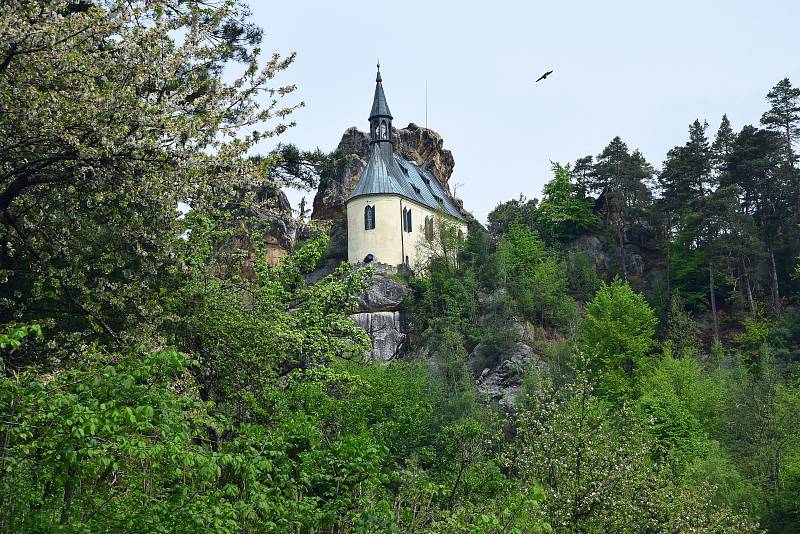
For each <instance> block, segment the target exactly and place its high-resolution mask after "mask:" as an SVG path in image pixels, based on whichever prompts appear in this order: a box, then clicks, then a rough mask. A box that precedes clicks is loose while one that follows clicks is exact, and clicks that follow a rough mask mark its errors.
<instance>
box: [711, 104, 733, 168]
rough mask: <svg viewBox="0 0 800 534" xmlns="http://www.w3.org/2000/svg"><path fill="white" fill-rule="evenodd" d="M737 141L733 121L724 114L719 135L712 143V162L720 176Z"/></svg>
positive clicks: (718, 131)
mask: <svg viewBox="0 0 800 534" xmlns="http://www.w3.org/2000/svg"><path fill="white" fill-rule="evenodd" d="M735 141H736V133H735V132H734V131H733V128H731V121H729V120H728V115H723V116H722V122H721V123H720V125H719V129H718V130H717V135H716V136H715V137H714V142H713V143H712V145H711V163H712V166H713V170H714V171H715V172H716V173H717V175H718V176H719V175H721V174H724V173H725V171H726V170H727V162H728V157H729V156H730V154H731V151H732V150H733V143H734V142H735ZM718 181H719V180H718Z"/></svg>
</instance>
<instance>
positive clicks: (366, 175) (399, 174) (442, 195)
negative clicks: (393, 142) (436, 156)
mask: <svg viewBox="0 0 800 534" xmlns="http://www.w3.org/2000/svg"><path fill="white" fill-rule="evenodd" d="M389 157H390V158H391V160H390V161H387V157H386V156H384V155H383V154H382V152H381V151H380V150H377V149H373V150H371V153H370V157H369V161H368V162H367V166H366V167H365V168H364V172H363V173H362V174H361V178H360V179H359V180H358V185H356V188H355V189H354V190H353V192H352V193H350V196H349V197H348V198H347V200H350V199H353V198H356V197H360V196H365V195H399V196H401V197H403V198H407V199H409V200H413V201H414V202H418V203H419V204H422V205H423V206H427V207H429V208H431V209H432V210H442V211H444V212H445V213H446V214H448V215H450V216H451V217H455V218H456V219H459V220H463V219H464V217H463V216H462V215H461V212H460V211H459V210H458V208H457V207H456V205H455V203H454V202H453V200H452V199H451V198H450V194H449V193H448V192H447V191H445V189H444V188H443V187H442V184H441V183H439V180H437V179H436V177H434V176H433V175H432V174H431V173H430V172H428V171H426V170H425V169H421V168H420V167H418V166H417V165H416V164H414V163H412V162H410V161H407V160H405V159H403V158H401V157H400V156H398V155H396V154H392V155H391V156H389Z"/></svg>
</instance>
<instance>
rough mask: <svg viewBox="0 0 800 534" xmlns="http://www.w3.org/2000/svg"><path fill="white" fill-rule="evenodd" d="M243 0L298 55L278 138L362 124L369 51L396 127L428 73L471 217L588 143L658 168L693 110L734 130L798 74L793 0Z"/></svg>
mask: <svg viewBox="0 0 800 534" xmlns="http://www.w3.org/2000/svg"><path fill="white" fill-rule="evenodd" d="M250 6H251V8H252V11H253V18H254V20H255V22H256V23H257V24H258V25H260V26H261V27H262V28H264V32H265V36H264V42H263V44H262V48H263V50H264V51H265V52H266V53H271V52H273V51H276V52H280V53H288V52H291V51H296V52H297V53H298V57H297V60H296V62H295V63H294V64H293V65H292V66H291V67H290V69H289V70H288V71H286V72H285V73H284V74H282V75H281V79H280V82H281V83H287V82H290V83H296V84H297V85H298V91H297V92H296V93H295V96H296V97H297V98H298V99H300V100H303V101H305V104H306V107H305V108H303V109H301V110H299V111H298V112H296V113H295V114H294V115H293V118H294V120H295V121H296V122H297V126H296V127H295V128H293V129H291V130H290V131H289V132H287V133H286V134H284V135H282V136H281V137H280V138H279V140H280V141H281V142H291V143H295V144H296V145H298V147H300V148H305V149H313V148H316V147H319V148H320V149H322V150H324V151H330V150H333V149H334V148H335V147H336V145H337V144H338V142H339V140H340V139H341V136H342V133H343V132H344V130H345V129H346V128H348V127H350V126H357V127H358V128H359V129H361V130H362V131H365V130H366V129H367V126H368V121H367V117H368V115H369V111H370V106H371V104H372V95H373V91H374V88H375V63H376V58H380V62H381V72H382V75H383V85H384V88H385V91H386V98H387V101H388V103H389V107H390V108H391V110H392V114H393V116H394V125H395V127H398V128H402V127H405V126H406V125H407V124H408V123H410V122H415V123H417V124H420V125H424V124H425V84H426V81H427V84H428V126H429V127H430V128H432V129H434V130H435V131H437V132H438V133H439V134H441V135H442V137H443V138H444V146H445V147H446V148H448V149H450V150H451V151H452V152H453V155H454V157H455V162H456V166H455V170H454V173H453V177H452V178H451V180H450V183H451V186H452V185H453V184H461V185H459V186H458V196H460V197H461V198H463V199H464V206H465V207H466V208H467V210H469V211H471V212H472V213H473V214H474V215H475V216H476V217H478V219H480V220H482V221H485V218H486V215H487V214H488V213H489V211H491V210H492V209H493V208H494V207H495V206H496V205H497V204H498V203H500V202H504V201H506V200H510V199H512V198H516V197H518V196H519V195H520V194H524V195H525V196H527V197H529V198H531V197H539V195H540V194H541V188H542V185H543V184H544V183H545V182H546V181H547V180H548V179H549V178H550V177H551V173H550V161H551V160H552V161H558V162H562V163H567V162H574V161H575V159H576V158H578V157H581V156H584V155H587V154H592V155H597V154H598V153H599V152H600V151H601V150H602V149H603V148H604V147H605V146H606V144H608V142H609V141H610V140H611V138H613V137H614V136H615V135H619V136H620V137H622V139H623V141H625V142H626V143H627V144H628V146H629V147H630V148H631V149H633V148H639V149H640V150H641V151H642V152H643V153H644V155H645V157H646V158H647V159H648V161H649V162H650V163H652V164H654V165H655V166H657V167H660V165H661V162H662V161H663V159H664V157H665V155H666V152H667V151H668V150H669V149H670V148H671V147H673V146H675V145H677V144H683V143H684V142H685V141H686V139H687V137H688V134H687V129H688V125H689V123H690V122H692V121H693V120H694V119H695V118H699V119H700V120H701V121H702V120H704V119H705V120H707V121H708V122H709V124H710V129H709V134H710V135H711V136H713V133H714V132H715V131H716V128H717V126H718V125H719V122H720V119H721V117H722V114H723V113H727V114H728V117H729V118H730V120H731V122H732V124H733V128H734V129H735V130H737V131H738V130H739V129H741V127H742V126H743V125H745V124H757V123H758V120H759V119H760V117H761V114H762V113H763V112H764V110H765V109H766V100H765V95H766V93H767V91H769V89H770V88H771V87H772V86H773V85H774V84H775V83H776V82H777V81H779V80H780V79H782V78H784V77H786V76H788V77H789V78H790V79H791V80H792V83H793V84H794V85H795V86H797V85H800V1H796V0H794V1H793V0H784V1H778V0H773V1H759V0H749V1H727V2H723V1H701V0H695V1H684V0H669V1H662V2H650V1H644V0H637V1H605V2H603V1H583V2H563V1H562V2H557V1H551V2H532V1H531V2H521V1H520V2H510V1H500V0H497V1H493V2H485V1H484V2H473V1H460V2H456V1H433V0H428V1H419V0H406V1H403V2H398V1H395V2H382V1H377V0H375V1H372V2H356V1H350V0H337V1H323V0H318V1H308V0H286V1H282V2H264V1H257V0H250ZM551 69H552V70H554V71H555V72H554V73H553V74H552V75H551V76H550V77H548V78H547V79H546V80H544V81H542V82H539V83H534V81H535V80H536V78H538V77H539V75H540V74H542V73H543V72H544V71H546V70H551ZM269 147H270V145H269V144H265V145H264V146H263V149H264V151H266V150H267V149H268V148H269ZM307 196H308V197H309V198H308V202H309V204H310V201H311V197H313V193H311V194H307ZM291 197H292V199H293V200H294V202H293V203H294V205H295V206H296V202H297V201H299V198H300V197H299V196H298V195H291Z"/></svg>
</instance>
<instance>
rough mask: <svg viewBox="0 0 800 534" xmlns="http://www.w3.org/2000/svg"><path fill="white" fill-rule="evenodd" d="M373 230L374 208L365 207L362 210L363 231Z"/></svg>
mask: <svg viewBox="0 0 800 534" xmlns="http://www.w3.org/2000/svg"><path fill="white" fill-rule="evenodd" d="M374 228H375V206H366V207H365V208H364V230H372V229H374Z"/></svg>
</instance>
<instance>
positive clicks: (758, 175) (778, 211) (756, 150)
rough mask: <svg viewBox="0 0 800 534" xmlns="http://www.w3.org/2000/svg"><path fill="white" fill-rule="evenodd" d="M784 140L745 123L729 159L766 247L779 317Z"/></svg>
mask: <svg viewBox="0 0 800 534" xmlns="http://www.w3.org/2000/svg"><path fill="white" fill-rule="evenodd" d="M781 166H782V155H781V139H780V138H779V136H778V134H777V133H775V132H772V131H769V130H760V129H758V128H755V127H753V126H745V127H744V128H742V131H741V132H740V133H739V134H738V135H737V137H736V141H735V142H734V145H733V150H732V151H731V154H730V156H729V158H728V164H727V168H728V177H727V178H726V180H728V181H729V182H730V183H731V185H732V186H734V187H735V188H736V191H737V194H738V195H739V198H740V202H741V207H742V210H743V212H744V213H746V214H750V215H752V217H753V219H754V220H755V223H756V225H757V227H758V230H759V234H760V237H761V240H762V241H763V243H764V246H765V248H766V252H767V255H766V258H767V270H768V271H769V286H770V301H771V304H772V309H773V312H774V313H775V315H776V316H778V315H780V313H781V298H780V289H779V284H778V272H777V265H776V262H775V249H776V248H777V247H779V246H780V242H779V240H780V237H781V236H782V235H783V234H784V230H785V228H784V227H785V226H786V222H787V220H786V219H787V217H786V214H787V212H788V210H789V206H788V202H789V198H787V196H786V191H785V188H784V186H783V185H782V183H781V180H780V175H781Z"/></svg>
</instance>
